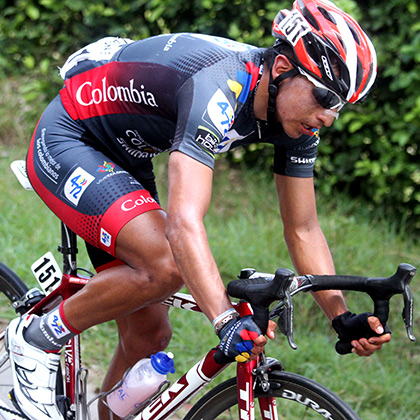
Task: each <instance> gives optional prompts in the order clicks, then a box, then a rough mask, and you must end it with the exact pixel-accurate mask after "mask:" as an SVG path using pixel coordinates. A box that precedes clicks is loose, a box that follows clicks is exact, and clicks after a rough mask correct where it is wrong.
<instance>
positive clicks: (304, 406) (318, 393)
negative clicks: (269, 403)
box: [185, 372, 360, 420]
mask: <svg viewBox="0 0 420 420" xmlns="http://www.w3.org/2000/svg"><path fill="white" fill-rule="evenodd" d="M270 385H271V387H270V390H269V391H268V392H267V393H264V392H263V391H262V390H257V391H256V392H255V398H256V401H255V419H256V420H257V419H261V415H260V411H259V405H258V402H257V398H258V397H264V396H270V397H275V398H276V403H277V414H278V419H279V420H286V419H287V420H321V419H328V420H360V417H359V416H358V415H357V414H356V413H355V412H354V411H353V410H352V409H351V408H350V407H349V406H348V405H347V404H346V403H345V402H344V401H343V400H342V399H341V398H339V397H338V396H337V395H335V394H334V393H333V392H332V391H330V390H328V389H327V388H325V387H324V386H322V385H320V384H318V383H316V382H315V381H312V380H310V379H307V378H305V377H303V376H300V375H296V374H293V373H289V372H273V373H272V374H271V375H270ZM236 389H237V388H236V378H232V379H230V380H228V381H226V382H223V383H222V384H220V385H219V386H217V387H216V388H214V389H213V390H212V391H210V392H209V393H207V394H206V395H204V397H203V398H201V400H199V401H198V402H197V404H196V405H195V406H194V407H193V408H192V409H191V411H190V412H189V413H188V414H187V416H186V417H185V420H213V419H216V418H217V419H220V420H233V419H234V420H239V419H240V418H241V417H240V415H239V413H238V406H237V404H238V399H237V394H236Z"/></svg>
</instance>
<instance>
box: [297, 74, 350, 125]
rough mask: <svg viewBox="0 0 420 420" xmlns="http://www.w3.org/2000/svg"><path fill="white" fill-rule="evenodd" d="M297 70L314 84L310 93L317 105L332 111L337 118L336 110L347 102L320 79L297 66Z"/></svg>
mask: <svg viewBox="0 0 420 420" xmlns="http://www.w3.org/2000/svg"><path fill="white" fill-rule="evenodd" d="M299 72H300V73H301V74H302V75H303V76H305V77H306V78H307V79H308V80H309V81H310V82H311V83H312V84H313V85H314V89H313V91H312V93H313V95H314V97H315V99H316V101H317V102H318V103H319V105H321V106H322V107H323V108H324V109H325V110H327V111H328V110H330V111H332V112H333V113H334V115H335V114H337V118H338V112H339V111H340V110H341V108H343V106H344V105H346V103H347V102H346V101H343V99H341V98H340V97H339V96H338V95H337V94H336V93H335V92H333V91H332V90H330V89H328V88H327V87H325V85H323V84H322V83H321V82H320V81H318V80H317V79H315V78H314V77H312V76H311V75H309V74H308V73H306V72H305V71H304V70H302V69H301V68H299Z"/></svg>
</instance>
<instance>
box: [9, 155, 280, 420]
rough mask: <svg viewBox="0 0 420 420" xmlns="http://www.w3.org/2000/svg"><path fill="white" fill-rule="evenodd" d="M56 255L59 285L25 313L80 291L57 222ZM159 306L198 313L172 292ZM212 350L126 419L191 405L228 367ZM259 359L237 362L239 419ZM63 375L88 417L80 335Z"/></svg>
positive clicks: (270, 415)
mask: <svg viewBox="0 0 420 420" xmlns="http://www.w3.org/2000/svg"><path fill="white" fill-rule="evenodd" d="M12 170H13V172H14V173H15V175H16V176H17V178H18V180H19V182H20V183H21V185H22V186H23V187H24V188H26V189H28V190H31V189H32V187H31V186H30V184H29V182H28V179H27V174H26V165H25V164H24V163H23V162H21V161H16V162H14V163H13V164H12ZM58 250H59V251H60V252H61V253H62V254H63V273H64V274H63V275H62V279H61V283H60V285H59V286H58V287H57V288H56V289H55V290H53V291H52V292H51V293H50V294H49V295H47V296H46V297H44V298H43V299H42V300H41V301H40V302H38V303H37V304H36V305H35V306H34V307H33V308H31V310H30V311H29V312H28V313H29V314H31V313H36V314H38V315H39V314H42V313H45V312H48V311H49V310H51V309H53V308H54V307H56V306H57V305H59V304H60V303H61V302H62V301H63V300H65V299H67V298H69V297H70V296H72V295H73V294H74V293H76V292H77V291H78V290H80V289H81V288H82V287H83V286H85V285H86V284H87V283H88V282H89V280H90V277H85V276H81V275H79V274H78V269H77V263H76V255H77V253H78V250H77V236H76V234H75V233H74V232H73V231H71V230H70V229H69V228H68V227H67V226H66V225H65V224H64V223H63V222H61V245H60V246H59V247H58ZM162 303H163V304H164V305H167V306H171V307H174V308H180V309H185V310H190V311H194V312H201V310H200V308H199V307H198V305H197V303H196V302H195V300H194V298H193V297H192V296H191V295H188V294H184V293H176V294H174V295H173V296H172V297H170V298H168V299H167V300H165V301H164V302H162ZM234 306H235V308H236V310H237V311H238V312H239V314H240V315H241V316H245V315H250V314H252V309H251V307H250V305H249V304H248V303H246V302H241V303H238V304H234ZM215 352H216V349H215V348H213V349H211V350H210V351H209V352H208V353H207V354H206V355H205V356H204V357H203V358H202V359H201V360H200V361H199V362H198V363H197V364H196V365H194V366H193V367H192V368H191V369H189V371H188V372H187V373H185V374H184V375H183V376H181V377H180V378H179V379H178V380H177V381H176V382H175V383H174V384H173V385H172V386H171V387H169V388H168V389H166V390H165V391H163V392H162V393H160V394H158V395H157V396H156V397H153V396H152V398H151V400H150V401H149V400H148V401H147V402H146V403H145V404H143V405H142V406H141V412H140V413H138V414H136V415H135V417H133V416H132V415H130V416H129V418H131V419H133V420H159V419H162V418H164V417H168V416H169V415H170V414H172V413H174V412H175V411H177V409H178V408H180V407H181V406H182V405H183V404H184V403H186V402H187V401H188V400H190V399H191V398H192V397H193V396H194V395H195V394H197V393H198V392H199V391H200V390H201V389H202V388H203V387H204V386H206V385H207V384H208V383H210V382H211V381H212V380H213V378H215V377H216V376H217V375H218V374H220V373H221V372H222V371H223V370H224V369H225V368H226V367H227V366H228V365H229V364H224V365H221V364H218V363H216V362H215V361H214V357H213V356H214V353H215ZM260 358H261V356H259V359H257V360H254V361H251V362H248V363H237V364H236V365H237V384H238V386H237V388H238V406H239V409H240V411H239V412H240V419H238V420H241V419H246V420H253V419H254V397H253V389H254V375H253V371H254V369H255V368H256V366H257V363H258V361H259V360H260ZM64 366H65V369H64V373H65V389H66V396H67V397H69V398H70V401H71V404H72V406H73V407H74V408H75V418H76V420H79V419H80V420H86V419H87V418H90V413H89V405H90V404H91V403H92V402H93V401H94V400H96V398H97V397H95V398H93V399H92V400H91V401H90V402H87V401H86V381H87V370H86V369H84V368H82V358H81V349H80V336H78V335H77V336H75V337H74V338H73V339H72V340H70V341H69V342H68V343H67V344H66V346H65V347H64ZM260 408H261V415H262V420H277V412H276V410H275V399H274V398H269V397H264V398H260Z"/></svg>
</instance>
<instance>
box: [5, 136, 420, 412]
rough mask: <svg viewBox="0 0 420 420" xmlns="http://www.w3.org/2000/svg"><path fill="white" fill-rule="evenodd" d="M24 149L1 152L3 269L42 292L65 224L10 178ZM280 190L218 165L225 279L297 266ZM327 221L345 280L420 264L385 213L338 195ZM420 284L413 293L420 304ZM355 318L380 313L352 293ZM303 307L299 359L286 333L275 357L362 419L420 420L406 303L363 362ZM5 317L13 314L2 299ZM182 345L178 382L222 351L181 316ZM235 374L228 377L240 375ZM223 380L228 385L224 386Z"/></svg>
mask: <svg viewBox="0 0 420 420" xmlns="http://www.w3.org/2000/svg"><path fill="white" fill-rule="evenodd" d="M25 154H26V150H25V149H24V148H23V147H21V146H20V147H17V146H12V145H10V144H9V145H8V146H5V145H0V174H1V175H0V176H1V179H2V182H1V183H0V208H1V216H2V217H1V218H0V261H2V262H3V263H5V264H6V265H8V266H9V267H11V268H12V269H13V270H14V271H16V272H17V273H18V274H19V275H20V276H21V277H22V278H23V279H25V281H26V282H27V283H28V284H29V285H31V286H34V285H35V280H34V278H33V276H32V274H31V271H30V265H31V264H32V262H33V261H35V260H36V259H37V258H39V257H40V256H41V255H43V254H44V253H45V252H47V251H52V252H53V253H54V254H55V256H56V258H57V259H58V261H60V257H59V254H58V252H56V246H57V245H58V241H59V221H58V219H57V218H56V217H55V216H54V215H53V214H52V213H51V212H50V211H49V210H48V209H47V208H46V207H45V206H44V204H43V203H42V202H41V200H40V199H39V198H38V197H37V196H36V194H35V193H33V192H28V191H25V190H23V189H22V188H21V187H20V186H19V185H18V182H17V180H16V179H15V178H14V175H13V174H12V173H11V171H10V170H9V164H10V162H12V161H13V160H15V159H19V158H24V156H25ZM166 159H167V157H165V156H164V157H159V159H158V160H157V164H156V173H157V178H158V179H160V180H161V183H160V184H159V187H160V191H161V201H162V203H163V205H164V204H165V203H166V194H165V185H164V184H165V182H164V179H165V176H166ZM276 200H277V198H276V192H275V188H274V183H273V182H272V180H271V179H269V178H268V177H267V174H262V173H255V172H251V171H237V170H227V168H226V165H225V162H224V161H223V160H222V159H221V160H219V161H218V162H217V165H216V176H215V183H214V190H213V200H212V205H211V208H210V210H209V214H208V215H207V217H206V226H207V230H208V236H209V241H210V245H211V247H212V250H213V253H214V256H215V259H216V261H217V263H218V265H219V268H220V271H221V273H222V276H223V277H224V279H226V280H229V279H233V278H235V277H236V276H237V274H238V273H239V271H240V269H241V268H244V267H255V268H257V269H258V270H259V271H266V272H273V271H274V270H276V268H278V267H280V266H283V267H288V268H292V264H291V262H290V258H289V256H288V253H287V248H286V246H285V244H284V241H283V239H282V225H281V221H280V218H279V213H278V206H277V204H276V202H277V201H276ZM318 206H319V217H320V222H321V225H322V227H323V229H324V232H325V234H326V236H327V238H328V240H329V244H330V247H331V250H332V253H333V255H334V259H335V263H336V269H337V272H339V273H346V274H360V275H369V276H389V275H391V274H392V273H393V272H394V271H395V269H396V267H397V266H398V264H399V263H401V262H408V263H410V264H413V265H416V266H420V253H419V243H418V240H416V239H415V238H413V237H411V236H410V233H409V232H406V231H405V227H404V226H403V225H399V223H398V221H393V222H390V221H388V220H387V219H386V217H385V216H384V215H382V216H378V217H377V218H376V219H375V220H373V219H372V216H371V213H369V212H368V211H366V209H365V205H364V204H363V203H361V202H357V201H350V200H348V199H347V198H346V197H344V196H342V195H340V194H338V195H336V196H334V197H320V199H319V204H318ZM79 248H80V257H79V265H81V266H84V267H86V268H88V269H91V266H90V264H89V262H88V259H87V257H86V253H85V250H84V246H83V244H82V242H81V241H79ZM419 284H420V282H419V280H418V278H415V279H414V281H413V283H412V289H413V292H414V296H415V299H416V301H417V302H418V300H419V297H420V287H419ZM347 300H348V305H349V307H350V309H351V310H352V311H353V312H360V311H367V310H372V308H371V305H370V303H369V298H368V297H367V296H364V295H362V294H358V293H347ZM294 303H295V341H296V342H297V344H298V346H299V347H298V349H297V351H292V350H291V349H290V348H289V347H288V345H287V341H286V339H285V338H284V337H283V336H281V335H280V333H278V334H277V337H276V339H275V340H274V342H272V343H270V345H269V346H268V354H269V355H270V356H274V357H277V358H279V359H280V360H281V361H282V362H283V363H284V365H285V367H286V369H287V370H290V371H293V372H296V373H299V374H302V375H305V376H308V377H310V378H312V379H315V380H317V381H319V382H321V383H322V384H323V385H325V386H327V387H328V388H330V389H332V390H333V391H334V392H336V393H338V394H339V395H340V396H341V397H342V398H343V399H344V400H345V401H347V402H349V403H350V404H351V405H352V406H353V407H354V408H355V409H356V411H358V413H359V415H360V417H361V418H362V419H363V420H377V419H381V420H391V419H395V418H398V419H399V420H409V419H410V420H419V419H420V414H419V413H420V402H419V395H420V380H419V379H420V376H419V365H420V351H419V350H420V345H419V344H418V342H416V343H411V342H409V341H408V339H407V338H406V335H405V331H404V327H403V323H402V320H401V309H402V299H401V298H400V297H395V298H394V299H393V300H392V301H391V310H392V315H391V319H390V327H391V329H392V331H393V340H392V342H391V343H390V344H388V345H386V346H384V348H383V349H382V350H381V352H379V353H378V354H375V355H374V356H372V357H370V358H368V359H360V358H357V357H355V356H352V355H349V356H344V357H343V356H338V355H337V354H336V353H335V351H334V343H335V335H334V334H333V332H332V330H331V328H330V326H329V324H328V322H327V320H326V319H325V317H324V316H323V315H322V313H321V311H320V310H319V309H318V307H317V305H316V304H315V303H314V302H313V300H312V298H311V296H310V295H302V294H301V295H299V296H297V297H296V298H295V300H294ZM0 317H2V318H8V319H10V318H11V317H13V314H12V312H11V310H10V309H8V308H7V307H6V302H5V300H4V299H2V300H0ZM171 320H172V323H173V330H174V338H173V340H172V342H171V344H170V347H169V350H170V351H172V352H173V353H174V354H175V358H176V365H177V373H176V374H175V375H173V376H172V378H174V377H178V376H179V375H180V374H182V373H183V372H184V371H185V370H186V369H187V368H189V367H191V366H192V365H193V364H195V363H196V362H197V361H198V360H199V358H200V357H201V356H202V355H203V354H204V353H205V352H206V351H207V350H208V349H209V348H210V347H211V346H214V345H216V344H217V340H216V337H215V336H214V334H213V333H212V328H211V325H210V324H209V322H208V321H207V320H206V319H205V318H204V316H202V315H199V314H192V313H189V312H186V311H178V310H171ZM414 332H415V333H417V335H419V334H420V316H419V312H418V310H417V312H416V313H415V329H414ZM83 337H84V338H83V340H82V343H83V348H84V350H83V354H84V360H85V362H86V364H87V365H88V366H89V367H90V368H91V369H93V370H94V371H95V372H96V373H98V374H99V376H101V375H102V373H103V372H104V371H105V370H106V366H107V364H108V362H109V360H110V357H111V356H112V352H113V348H114V346H115V343H116V339H117V332H116V328H115V325H114V323H108V324H104V325H100V326H96V327H94V328H92V329H90V330H89V331H87V332H86V333H84V334H83ZM233 369H234V368H233V366H232V367H229V368H228V369H227V370H226V371H225V372H224V373H223V374H222V378H225V379H226V378H227V377H229V376H231V375H232V374H233V373H234V370H233ZM218 381H220V379H218Z"/></svg>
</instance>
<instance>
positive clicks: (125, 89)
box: [76, 76, 158, 107]
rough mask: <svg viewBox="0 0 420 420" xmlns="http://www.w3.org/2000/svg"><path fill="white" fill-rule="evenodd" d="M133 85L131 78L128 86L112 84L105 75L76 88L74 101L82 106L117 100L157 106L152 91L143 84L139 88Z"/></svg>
mask: <svg viewBox="0 0 420 420" xmlns="http://www.w3.org/2000/svg"><path fill="white" fill-rule="evenodd" d="M135 85H136V84H135V80H134V79H131V80H130V81H129V82H128V86H114V85H112V84H109V83H108V79H107V77H106V76H105V77H104V78H102V79H101V80H98V81H97V80H94V81H90V80H88V81H86V82H84V83H82V84H81V85H80V86H79V87H78V88H77V90H76V101H77V102H78V103H79V104H80V105H82V106H90V105H99V104H101V103H103V102H115V101H119V102H132V103H135V104H143V105H148V106H151V107H158V104H157V103H156V99H155V97H154V95H153V93H151V92H148V91H146V90H145V86H144V85H140V86H138V88H139V89H137V88H136V87H134V86H135ZM136 86H137V85H136Z"/></svg>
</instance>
